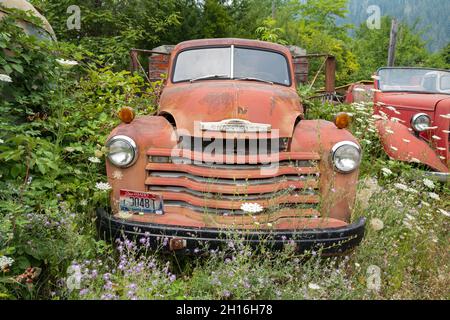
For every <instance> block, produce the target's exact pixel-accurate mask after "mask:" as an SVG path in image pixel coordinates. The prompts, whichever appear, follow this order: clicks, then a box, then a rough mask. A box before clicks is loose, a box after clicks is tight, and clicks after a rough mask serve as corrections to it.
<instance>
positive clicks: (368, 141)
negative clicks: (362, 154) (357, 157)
mask: <svg viewBox="0 0 450 320" xmlns="http://www.w3.org/2000/svg"><path fill="white" fill-rule="evenodd" d="M363 141H364V142H365V143H366V144H372V141H370V140H363Z"/></svg>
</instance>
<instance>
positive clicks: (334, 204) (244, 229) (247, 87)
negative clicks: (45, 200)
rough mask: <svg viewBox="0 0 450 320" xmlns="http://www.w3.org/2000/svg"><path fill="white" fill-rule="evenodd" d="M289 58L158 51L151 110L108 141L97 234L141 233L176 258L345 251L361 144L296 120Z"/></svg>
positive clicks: (244, 47)
mask: <svg viewBox="0 0 450 320" xmlns="http://www.w3.org/2000/svg"><path fill="white" fill-rule="evenodd" d="M293 61H294V59H293V56H292V54H291V52H290V50H289V49H288V48H286V47H285V46H282V45H278V44H273V43H268V42H262V41H255V40H244V39H206V40H192V41H187V42H182V43H180V44H178V45H177V46H175V47H174V48H173V50H171V52H170V54H169V55H168V56H167V63H168V69H167V70H168V74H167V77H166V80H165V81H164V86H163V89H162V93H161V95H160V98H159V107H158V111H157V113H156V114H155V115H144V116H136V117H135V116H134V113H133V110H131V109H130V108H128V107H124V108H122V109H121V110H120V112H119V117H120V118H121V120H122V123H121V124H120V125H119V126H118V127H116V128H115V129H114V130H113V131H112V132H111V134H110V135H109V137H108V139H107V141H106V146H107V148H108V154H107V163H106V169H107V174H108V182H109V184H110V185H111V186H112V192H111V208H110V210H109V209H108V210H106V209H99V210H98V223H99V227H100V231H101V233H102V234H103V235H105V236H106V237H109V238H114V237H117V236H119V235H120V234H125V235H127V236H130V237H134V236H137V237H144V236H146V237H149V238H150V239H151V242H152V245H155V246H157V245H161V240H162V239H165V241H164V244H166V245H167V249H170V250H174V251H177V252H186V253H189V252H191V253H192V252H197V251H198V249H201V248H202V247H204V246H205V244H206V245H207V246H208V247H209V248H212V247H218V246H220V245H221V244H223V243H226V241H227V239H230V237H235V236H236V235H237V236H239V237H240V238H242V239H244V240H245V241H246V242H248V243H250V244H252V245H258V244H259V243H261V242H264V244H266V245H269V246H271V247H272V248H274V249H281V248H283V247H284V246H285V245H286V244H293V245H295V247H296V249H297V250H299V251H302V252H303V251H305V250H318V249H322V250H323V252H324V253H330V254H336V253H341V252H346V251H348V250H350V249H352V248H353V247H354V246H356V245H358V244H359V243H360V241H361V239H362V238H363V236H364V229H365V219H364V218H359V219H357V220H356V221H354V222H353V223H352V221H351V218H352V208H353V205H354V202H355V194H356V187H357V182H358V171H359V166H360V162H361V153H362V151H361V148H360V145H359V144H358V142H357V140H356V139H355V138H354V137H353V136H352V134H351V133H350V132H349V131H348V130H347V129H346V126H347V125H348V115H347V114H339V115H337V116H336V121H335V123H333V122H329V121H324V120H305V119H304V109H303V106H302V104H301V101H300V99H299V96H298V94H297V91H296V78H295V66H294V62H293Z"/></svg>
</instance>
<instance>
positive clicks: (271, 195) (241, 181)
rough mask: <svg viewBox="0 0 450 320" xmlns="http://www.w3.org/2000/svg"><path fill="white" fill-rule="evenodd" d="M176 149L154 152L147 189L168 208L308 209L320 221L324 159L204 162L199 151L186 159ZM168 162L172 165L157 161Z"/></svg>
mask: <svg viewBox="0 0 450 320" xmlns="http://www.w3.org/2000/svg"><path fill="white" fill-rule="evenodd" d="M174 154H177V153H176V152H173V151H172V150H163V149H159V150H154V149H152V150H150V151H149V152H148V155H149V162H148V164H147V167H146V170H147V178H146V181H145V183H146V187H147V190H148V191H151V192H154V193H160V194H161V195H162V196H163V199H164V205H165V206H175V207H183V208H188V209H191V210H193V211H196V212H201V213H213V214H223V215H242V214H244V212H243V211H241V209H240V208H241V205H242V204H243V203H247V202H251V203H258V204H260V205H261V206H262V207H263V208H264V212H263V213H265V214H267V213H270V212H275V211H279V210H281V209H292V210H294V209H295V210H297V211H298V210H305V213H306V214H307V215H312V216H319V215H320V214H319V211H318V204H319V200H320V194H319V178H320V173H319V167H318V165H319V163H318V160H319V155H318V154H316V153H309V152H308V153H280V154H279V155H276V157H274V158H273V159H275V158H277V159H278V160H277V161H276V162H271V163H270V164H268V163H263V162H266V161H265V160H261V159H260V160H256V161H255V159H251V158H250V157H245V156H244V157H239V156H235V158H234V161H232V163H230V162H229V161H228V162H227V163H222V162H220V163H217V162H212V161H210V160H207V159H203V160H195V161H193V159H198V157H197V156H198V154H197V156H196V155H195V153H194V152H190V153H187V154H186V153H183V156H182V157H180V156H172V155H174ZM158 157H167V158H168V159H170V161H169V162H168V163H161V162H153V159H155V158H158Z"/></svg>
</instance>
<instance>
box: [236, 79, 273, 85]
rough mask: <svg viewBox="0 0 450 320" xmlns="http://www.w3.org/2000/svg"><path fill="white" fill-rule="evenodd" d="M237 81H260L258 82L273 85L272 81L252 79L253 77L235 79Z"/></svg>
mask: <svg viewBox="0 0 450 320" xmlns="http://www.w3.org/2000/svg"><path fill="white" fill-rule="evenodd" d="M234 79H235V80H241V81H258V82H264V83H268V84H271V85H273V82H272V81H269V80H264V79H259V78H252V77H242V78H234Z"/></svg>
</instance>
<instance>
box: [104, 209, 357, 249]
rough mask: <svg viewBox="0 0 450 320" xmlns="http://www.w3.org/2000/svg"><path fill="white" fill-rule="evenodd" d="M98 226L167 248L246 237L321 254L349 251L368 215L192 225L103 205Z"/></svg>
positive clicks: (212, 245)
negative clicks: (289, 224) (291, 225)
mask: <svg viewBox="0 0 450 320" xmlns="http://www.w3.org/2000/svg"><path fill="white" fill-rule="evenodd" d="M97 217H98V219H97V226H98V229H99V233H100V235H101V236H102V237H103V238H105V239H107V240H112V241H114V240H115V239H116V238H119V237H123V236H126V238H127V239H135V240H141V238H145V239H148V240H147V241H148V242H149V243H150V245H151V247H153V248H157V247H161V246H164V248H166V249H168V250H177V251H180V252H184V253H188V254H189V253H197V252H202V251H204V248H205V245H206V247H207V248H208V249H216V248H218V247H221V246H223V245H227V243H229V242H230V241H231V240H232V239H233V240H235V239H243V240H244V241H245V242H246V243H248V244H250V245H252V246H255V247H256V246H258V245H261V244H264V245H266V246H268V247H270V248H272V249H274V250H281V249H283V247H284V246H285V245H286V244H291V245H292V244H294V243H295V246H296V250H297V251H298V252H304V251H306V250H309V251H311V250H314V251H318V250H321V252H322V254H340V253H345V252H347V251H350V250H351V249H353V248H354V247H355V246H357V245H358V244H359V243H360V242H361V240H362V238H363V237H364V230H365V224H366V219H365V218H361V219H359V220H358V221H357V222H356V223H354V224H350V225H347V226H345V227H342V228H332V229H306V230H270V231H254V230H252V231H249V230H239V229H236V230H225V229H212V228H191V227H183V226H169V225H160V224H150V223H140V222H135V221H127V220H124V219H118V218H115V217H113V216H112V215H110V214H107V212H106V211H105V210H103V209H98V210H97Z"/></svg>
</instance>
